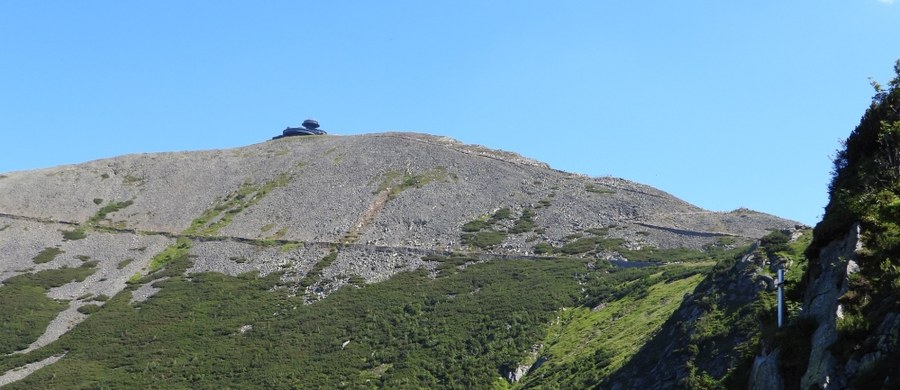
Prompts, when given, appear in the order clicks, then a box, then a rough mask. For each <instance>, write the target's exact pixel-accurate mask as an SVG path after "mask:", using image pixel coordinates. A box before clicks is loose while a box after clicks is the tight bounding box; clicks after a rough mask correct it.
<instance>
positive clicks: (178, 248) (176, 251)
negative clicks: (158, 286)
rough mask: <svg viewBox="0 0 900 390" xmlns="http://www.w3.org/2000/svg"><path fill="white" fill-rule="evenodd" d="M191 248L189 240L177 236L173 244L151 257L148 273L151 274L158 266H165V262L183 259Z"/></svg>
mask: <svg viewBox="0 0 900 390" xmlns="http://www.w3.org/2000/svg"><path fill="white" fill-rule="evenodd" d="M190 249H191V240H189V239H187V238H184V237H179V238H178V239H177V240H176V242H175V244H173V245H170V246H169V247H167V248H166V249H164V250H163V251H162V252H160V253H159V254H157V255H156V256H154V257H153V260H150V270H149V272H148V275H149V274H152V273H154V272H156V271H158V270H159V269H160V268H163V267H165V266H166V265H167V264H169V263H170V262H172V261H174V260H178V259H184V258H186V257H187V256H188V251H189V250H190Z"/></svg>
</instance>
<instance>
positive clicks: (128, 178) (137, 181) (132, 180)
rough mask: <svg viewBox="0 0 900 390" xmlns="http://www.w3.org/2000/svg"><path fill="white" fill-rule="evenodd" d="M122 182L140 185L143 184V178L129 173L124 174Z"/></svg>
mask: <svg viewBox="0 0 900 390" xmlns="http://www.w3.org/2000/svg"><path fill="white" fill-rule="evenodd" d="M122 183H125V184H126V185H133V186H142V185H144V178H141V177H137V176H131V175H130V174H128V175H125V178H124V179H122Z"/></svg>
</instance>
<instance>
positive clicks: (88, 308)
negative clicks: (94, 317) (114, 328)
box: [78, 304, 100, 315]
mask: <svg viewBox="0 0 900 390" xmlns="http://www.w3.org/2000/svg"><path fill="white" fill-rule="evenodd" d="M98 311H100V306H98V305H95V304H87V305H84V306H79V307H78V312H79V313H81V314H88V315H90V314H94V313H96V312H98Z"/></svg>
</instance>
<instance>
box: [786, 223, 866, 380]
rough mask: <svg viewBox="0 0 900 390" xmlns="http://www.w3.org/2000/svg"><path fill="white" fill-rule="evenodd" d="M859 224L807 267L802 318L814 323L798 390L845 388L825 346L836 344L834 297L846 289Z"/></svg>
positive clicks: (857, 246) (842, 376)
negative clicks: (808, 268) (801, 389)
mask: <svg viewBox="0 0 900 390" xmlns="http://www.w3.org/2000/svg"><path fill="white" fill-rule="evenodd" d="M859 234H860V228H859V224H854V225H853V227H852V228H851V230H850V232H849V233H848V234H847V236H846V237H845V238H843V239H841V240H838V241H834V242H832V243H830V244H829V245H827V246H825V247H824V248H823V249H822V250H821V252H820V254H819V259H818V261H817V262H815V263H811V264H810V270H809V275H810V280H809V285H808V287H807V289H806V292H805V297H804V304H803V308H804V312H803V313H804V314H803V315H804V316H805V317H807V318H811V319H813V320H814V322H815V323H816V328H815V331H814V332H813V335H812V340H811V347H812V349H811V351H810V355H809V364H808V366H807V369H806V373H805V374H803V377H802V379H801V385H800V386H801V388H803V389H809V388H822V389H825V388H830V389H841V388H846V387H847V377H846V374H845V373H844V371H843V368H842V367H841V365H840V363H839V362H838V360H837V358H835V356H834V355H833V354H832V353H831V351H829V349H828V348H829V347H831V345H833V344H834V343H835V341H837V338H838V333H837V320H838V315H839V312H840V310H841V307H840V303H839V302H838V298H840V297H841V296H842V295H843V294H844V293H846V292H847V289H848V277H847V271H848V264H854V263H855V262H856V260H857V251H859V250H860V249H861V242H860V239H859Z"/></svg>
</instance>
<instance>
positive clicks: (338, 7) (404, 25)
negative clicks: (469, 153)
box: [0, 0, 900, 224]
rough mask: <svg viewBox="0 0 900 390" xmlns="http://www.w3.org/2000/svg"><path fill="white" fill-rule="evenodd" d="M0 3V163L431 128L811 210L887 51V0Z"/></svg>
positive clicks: (553, 158)
mask: <svg viewBox="0 0 900 390" xmlns="http://www.w3.org/2000/svg"><path fill="white" fill-rule="evenodd" d="M892 3H893V1H887V0H882V1H878V0H815V1H813V0H802V1H742V2H733V1H720V0H718V1H713V0H709V1H678V2H676V1H641V2H635V1H552V2H551V1H544V2H533V1H528V2H526V1H477V2H476V1H471V2H470V1H403V2H401V1H377V2H376V1H368V2H363V1H318V2H312V1H310V2H301V1H241V2H238V1H221V0H217V1H159V0H154V1H139V2H138V1H36V0H27V1H22V0H6V1H2V2H0V135H2V138H0V172H7V171H15V170H24V169H33V168H39V167H48V166H54V165H59V164H68V163H77V162H83V161H88V160H93V159H97V158H103V157H112V156H116V155H120V154H126V153H138V152H157V151H175V150H198V149H212V148H227V147H236V146H242V145H247V144H251V143H256V142H261V141H263V140H266V139H268V138H269V137H271V136H273V135H276V134H278V133H279V132H280V131H281V130H282V129H284V127H285V126H287V125H294V126H296V125H298V124H299V123H300V122H301V121H302V120H303V119H305V118H307V117H315V118H317V119H318V120H319V122H321V123H322V127H323V128H325V129H326V130H329V131H330V132H332V133H334V134H358V133H370V132H382V131H389V130H401V131H416V132H426V133H432V134H439V135H446V136H450V137H453V138H456V139H459V140H461V141H463V142H467V143H476V144H482V145H485V146H488V147H492V148H499V149H504V150H510V151H515V152H519V153H521V154H523V155H525V156H528V157H532V158H536V159H539V160H542V161H545V162H547V163H549V164H550V165H551V166H552V167H554V168H557V169H562V170H565V171H571V172H578V173H584V174H588V175H592V176H602V175H612V176H617V177H623V178H626V179H630V180H634V181H638V182H641V183H645V184H649V185H652V186H655V187H658V188H660V189H662V190H665V191H668V192H670V193H672V194H674V195H676V196H678V197H680V198H682V199H685V200H687V201H689V202H691V203H694V204H697V205H699V206H701V207H704V208H707V209H711V210H731V209H735V208H738V207H749V208H752V209H756V210H760V211H764V212H768V213H772V214H776V215H779V216H783V217H787V218H791V219H795V220H799V221H801V222H804V223H807V224H814V223H815V222H817V221H818V219H819V217H820V215H821V213H822V207H823V206H824V205H825V203H826V201H827V196H826V188H827V183H828V180H829V178H830V173H829V171H830V169H831V162H830V155H831V154H832V153H833V152H834V151H835V149H837V148H838V147H839V146H840V145H839V143H838V141H839V140H840V139H843V138H846V136H847V135H849V133H850V131H851V130H852V129H853V128H854V126H855V125H856V124H857V123H858V122H859V118H860V116H861V115H862V113H863V111H864V110H865V108H866V107H867V106H868V104H869V102H870V97H871V95H872V92H873V91H872V89H871V87H870V86H869V85H868V80H867V78H868V77H873V78H875V79H877V80H881V81H887V80H888V79H890V78H891V76H892V66H893V63H894V61H895V60H896V59H897V58H900V42H898V41H897V38H898V37H900V3H897V4H892Z"/></svg>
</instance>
